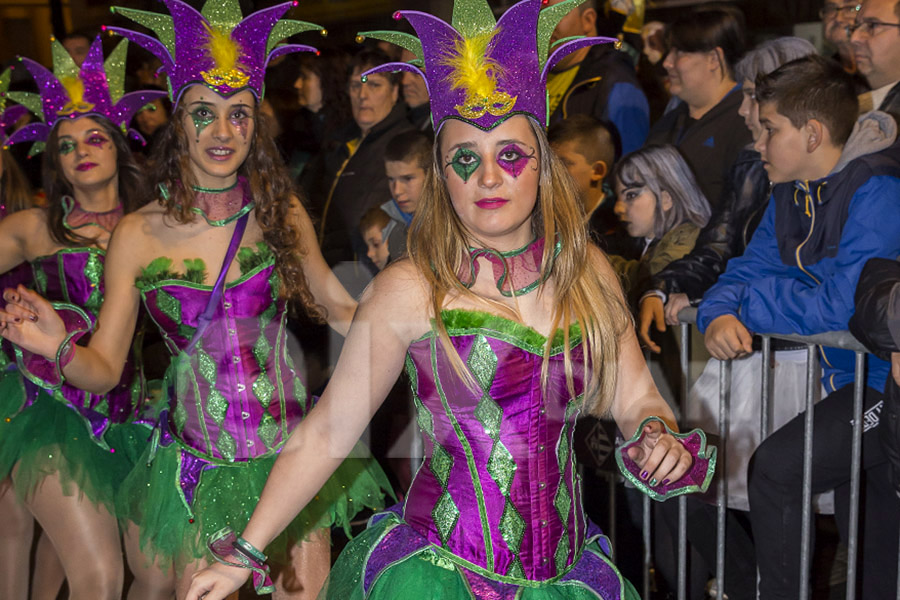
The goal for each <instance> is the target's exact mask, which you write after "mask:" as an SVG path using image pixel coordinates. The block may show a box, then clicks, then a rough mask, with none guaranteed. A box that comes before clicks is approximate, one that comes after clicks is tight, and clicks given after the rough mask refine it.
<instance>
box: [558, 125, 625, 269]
mask: <svg viewBox="0 0 900 600" xmlns="http://www.w3.org/2000/svg"><path fill="white" fill-rule="evenodd" d="M547 139H548V140H549V141H550V147H551V148H552V149H553V151H554V152H555V153H556V155H557V156H558V157H559V159H560V160H561V161H562V163H563V165H565V167H566V170H567V171H569V175H571V176H572V179H573V180H574V181H575V186H576V187H577V188H578V195H579V197H580V199H581V203H582V205H583V206H584V214H585V218H586V219H587V225H588V230H589V231H590V233H591V237H592V238H593V239H594V241H595V242H596V243H597V244H599V245H600V246H601V247H602V248H603V249H604V250H606V251H607V252H608V253H610V254H617V255H619V256H626V257H628V258H640V255H641V254H640V250H641V248H639V247H638V245H637V244H636V243H635V241H634V240H633V239H632V238H631V236H629V235H628V233H627V232H626V231H625V228H624V227H622V224H621V223H620V222H619V219H618V218H617V217H616V213H615V211H614V210H613V204H614V203H613V202H606V199H607V197H609V196H612V190H611V189H610V188H609V184H608V183H607V181H606V178H607V176H608V175H609V174H610V173H611V172H612V169H613V166H614V161H615V157H616V143H615V140H614V139H613V137H612V134H610V132H609V129H608V128H607V127H606V125H604V124H603V123H602V122H600V121H598V120H597V119H595V118H594V117H591V116H590V115H584V114H577V115H572V116H571V117H568V118H566V119H563V120H561V121H556V122H555V123H553V124H551V125H550V128H549V129H548V130H547Z"/></svg>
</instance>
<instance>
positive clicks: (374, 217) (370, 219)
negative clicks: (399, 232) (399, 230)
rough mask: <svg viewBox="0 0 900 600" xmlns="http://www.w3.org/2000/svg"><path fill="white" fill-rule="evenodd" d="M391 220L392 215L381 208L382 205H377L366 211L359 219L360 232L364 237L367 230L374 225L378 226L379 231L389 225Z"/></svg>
mask: <svg viewBox="0 0 900 600" xmlns="http://www.w3.org/2000/svg"><path fill="white" fill-rule="evenodd" d="M390 222H391V217H389V216H388V214H387V213H386V212H384V211H383V210H381V208H380V207H378V206H375V207H373V208H370V209H369V210H367V211H366V213H365V214H364V215H363V216H362V219H360V220H359V233H360V235H362V236H363V237H365V235H366V232H367V231H368V230H370V229H371V228H373V227H377V228H378V231H381V230H382V229H384V228H385V227H387V226H388V223H390Z"/></svg>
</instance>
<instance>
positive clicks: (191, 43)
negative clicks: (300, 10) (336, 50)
mask: <svg viewBox="0 0 900 600" xmlns="http://www.w3.org/2000/svg"><path fill="white" fill-rule="evenodd" d="M162 1H163V2H164V3H165V5H166V7H167V8H168V9H169V13H170V15H164V14H160V13H154V12H147V11H142V10H135V9H132V8H122V7H119V6H114V7H112V8H111V9H110V10H111V11H113V12H114V13H116V14H120V15H122V16H125V17H128V18H129V19H131V20H132V21H135V22H136V23H139V24H140V25H143V26H145V27H147V28H149V29H152V30H153V31H154V32H155V33H156V36H157V38H158V39H156V38H152V37H150V36H148V35H144V34H142V33H138V32H136V31H131V30H129V29H123V28H121V27H106V28H104V29H105V30H107V31H111V32H115V33H118V34H119V35H121V36H123V37H126V38H128V39H129V40H131V41H133V42H134V43H136V44H139V45H140V46H142V47H144V48H145V49H146V50H148V51H150V52H151V53H152V54H154V55H155V56H156V57H157V58H158V59H159V60H160V61H161V62H162V68H161V70H162V71H164V72H165V73H166V75H168V78H169V96H170V97H171V99H172V103H173V104H178V100H179V99H180V98H181V95H182V94H183V93H184V90H185V89H186V88H187V87H188V86H190V85H193V84H196V83H199V84H203V85H205V86H207V87H209V88H210V89H212V90H213V91H214V92H216V93H217V94H219V95H221V96H230V95H231V94H234V93H235V92H238V91H240V90H244V89H250V90H251V91H252V92H253V93H254V94H255V95H256V97H257V99H261V98H262V96H263V91H264V80H265V75H266V65H268V64H269V61H270V60H272V59H273V58H275V57H276V56H281V55H283V54H289V53H291V52H317V50H316V49H315V48H313V47H312V46H304V45H300V44H281V42H282V41H283V40H284V39H286V38H288V37H290V36H292V35H294V34H297V33H302V32H304V31H313V30H319V31H320V32H321V34H322V35H327V32H326V31H325V30H324V29H322V28H321V27H320V26H318V25H314V24H313V23H306V22H304V21H294V20H290V19H282V20H280V19H281V17H282V16H284V14H285V13H286V12H287V11H288V10H290V9H291V8H293V7H294V6H297V2H285V3H283V4H277V5H275V6H272V7H270V8H266V9H263V10H259V11H257V12H255V13H253V14H252V15H250V16H248V17H247V18H245V19H242V14H241V7H240V5H239V4H238V0H207V2H206V4H204V6H203V10H202V11H201V12H197V11H196V10H195V9H194V8H193V7H191V6H190V5H188V4H186V3H185V2H182V1H181V0H162Z"/></svg>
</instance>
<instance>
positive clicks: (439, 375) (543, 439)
mask: <svg viewBox="0 0 900 600" xmlns="http://www.w3.org/2000/svg"><path fill="white" fill-rule="evenodd" d="M443 320H444V323H445V325H446V327H447V331H448V333H449V335H450V338H451V341H452V344H453V347H454V348H455V350H456V351H457V352H458V353H459V355H460V357H462V358H463V361H464V364H465V367H466V369H467V370H468V372H469V374H470V375H471V377H472V379H473V380H474V385H470V383H469V382H467V381H464V380H463V378H461V377H460V376H459V374H457V373H456V371H454V369H453V366H452V364H451V362H450V359H449V357H448V355H447V353H446V350H445V349H444V347H443V346H442V345H441V343H440V341H439V340H438V339H437V337H436V335H428V336H425V337H424V338H422V339H421V340H418V341H416V342H415V343H413V344H412V345H411V346H410V348H409V352H408V358H407V372H408V373H409V374H410V379H411V381H412V382H413V391H414V403H415V405H416V410H417V421H418V424H419V426H420V428H421V429H422V430H423V438H424V447H425V454H426V458H425V464H426V465H427V466H428V468H423V469H420V470H419V472H418V473H417V474H416V478H415V480H414V481H413V484H412V486H411V488H410V491H409V495H408V498H407V500H406V502H405V504H404V509H403V515H402V516H403V519H404V520H405V521H406V522H407V523H408V524H409V525H410V526H411V527H412V528H413V529H415V530H416V532H418V533H419V534H421V535H422V536H424V537H425V538H427V539H429V540H430V541H431V542H432V543H433V544H435V545H436V546H437V547H439V548H441V549H443V552H442V554H441V557H442V558H444V559H447V560H449V561H450V562H451V563H454V562H455V564H458V565H463V566H465V567H466V568H467V569H474V570H475V571H476V572H482V571H483V572H484V573H486V574H490V577H493V578H496V579H498V580H499V581H506V582H512V583H515V582H522V581H525V580H532V581H534V580H538V581H543V580H547V579H551V578H553V577H556V576H559V575H560V574H562V573H564V572H565V571H566V570H567V569H568V568H570V567H571V565H572V564H573V563H574V561H575V559H576V557H577V556H578V555H579V553H580V552H581V550H582V548H583V546H584V544H585V541H586V521H585V518H584V515H583V514H582V511H581V509H580V502H581V492H580V482H579V480H578V478H577V475H576V471H575V465H574V460H575V459H574V455H573V453H572V452H571V450H570V449H571V447H572V435H573V430H574V421H575V417H576V416H577V407H578V406H580V398H579V397H577V396H576V398H570V396H569V393H568V390H567V387H566V379H565V368H564V365H563V353H562V350H563V346H562V341H561V340H562V334H561V332H560V333H559V335H558V336H557V337H556V338H554V342H553V345H552V347H551V358H550V364H549V379H548V383H547V386H546V389H544V388H542V386H541V382H540V379H541V377H540V373H541V364H542V357H543V350H544V344H545V342H546V338H544V337H543V336H541V335H540V334H538V333H537V332H535V331H533V330H531V329H529V328H527V327H524V326H522V325H519V324H517V323H514V322H512V321H509V320H507V319H504V318H502V317H499V316H494V315H488V314H485V313H473V312H467V311H445V312H444V313H443ZM571 336H572V337H571V343H572V344H573V347H572V350H571V354H572V361H573V363H574V367H575V373H574V377H575V380H574V384H575V390H576V393H580V392H581V390H582V389H583V384H584V381H583V373H582V370H581V365H582V357H581V347H580V335H579V333H578V331H577V328H576V329H573V332H572V333H571ZM558 448H565V450H564V451H558ZM560 490H564V491H562V492H561V491H560ZM451 507H452V508H451ZM563 540H565V541H563Z"/></svg>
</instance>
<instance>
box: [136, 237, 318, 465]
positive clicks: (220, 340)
mask: <svg viewBox="0 0 900 600" xmlns="http://www.w3.org/2000/svg"><path fill="white" fill-rule="evenodd" d="M238 260H239V261H240V262H241V266H242V271H243V272H244V274H243V275H242V276H241V277H240V278H239V279H238V280H236V281H233V282H231V283H227V284H225V288H224V292H223V294H222V297H221V299H220V301H219V304H218V306H217V307H216V309H215V314H214V315H213V319H212V321H211V323H210V325H209V326H208V327H207V328H206V330H205V331H204V332H203V334H202V336H201V338H200V340H199V342H198V343H197V345H196V347H195V348H194V350H193V352H192V353H191V355H190V356H188V355H187V354H186V353H185V352H184V349H185V348H186V347H187V346H188V345H189V343H190V341H191V338H192V337H193V336H194V331H195V328H196V326H197V323H198V317H199V316H200V314H201V313H203V311H204V309H205V308H206V305H207V303H208V301H209V298H210V294H211V293H212V286H208V285H204V284H202V283H196V282H191V281H189V280H187V279H189V277H185V276H178V275H173V274H172V273H171V272H169V271H166V272H165V273H162V274H160V273H158V272H157V273H155V274H154V275H153V276H152V280H151V279H149V278H148V277H147V273H148V270H146V269H145V277H143V278H142V279H141V280H139V281H138V282H137V286H138V288H139V289H140V290H141V293H142V296H143V299H144V305H145V306H146V308H147V311H148V313H149V315H150V317H151V318H152V319H153V321H154V322H156V324H157V326H158V327H159V330H160V332H161V333H162V335H163V338H164V340H165V342H166V346H167V347H168V349H169V351H170V352H171V353H172V355H173V357H174V358H173V360H172V364H171V365H170V367H169V371H168V372H167V374H166V382H167V385H168V386H169V389H170V390H173V391H174V397H170V398H169V423H168V425H169V429H170V431H171V433H172V434H173V436H174V437H175V438H176V440H178V442H179V443H180V444H181V445H182V446H183V447H185V449H187V450H188V451H189V452H190V453H191V454H193V455H195V456H199V457H202V458H203V459H205V460H207V461H210V462H213V463H216V462H218V463H233V462H236V461H246V460H249V459H252V458H256V457H260V456H266V455H270V454H272V453H274V452H276V451H278V450H279V449H280V448H281V446H282V444H284V442H285V441H286V440H287V437H288V435H289V434H290V432H291V430H292V429H293V428H294V427H296V425H297V424H298V423H299V422H300V420H301V419H302V418H303V416H304V415H305V414H306V413H307V412H308V411H309V409H310V408H312V399H311V398H308V397H307V395H306V388H305V387H304V385H303V383H302V382H301V381H300V379H299V377H298V376H297V374H296V370H295V369H294V365H293V363H292V362H291V358H290V355H289V352H288V349H287V329H286V320H287V317H286V314H285V303H284V301H283V300H282V299H280V298H279V296H278V290H279V282H278V276H277V274H276V271H275V268H274V257H273V256H272V255H271V253H270V252H268V251H267V249H265V248H263V249H261V250H260V252H259V253H253V252H252V251H251V250H250V249H248V248H242V249H241V252H239V254H238ZM245 262H246V263H248V268H246V269H244V266H245ZM163 264H164V265H167V264H168V263H163ZM251 265H252V266H251ZM152 267H153V265H151V267H148V269H151V268H152ZM201 281H202V279H201Z"/></svg>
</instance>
